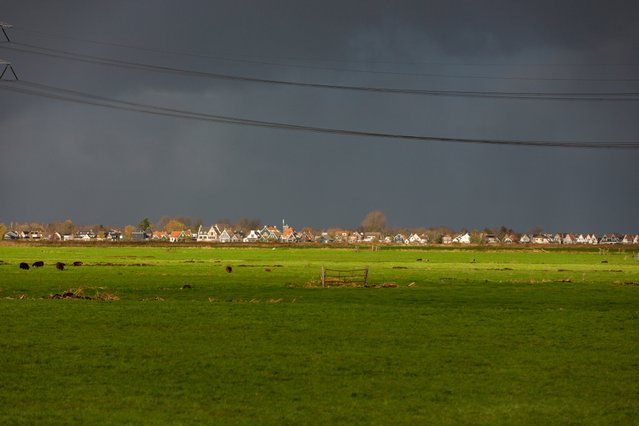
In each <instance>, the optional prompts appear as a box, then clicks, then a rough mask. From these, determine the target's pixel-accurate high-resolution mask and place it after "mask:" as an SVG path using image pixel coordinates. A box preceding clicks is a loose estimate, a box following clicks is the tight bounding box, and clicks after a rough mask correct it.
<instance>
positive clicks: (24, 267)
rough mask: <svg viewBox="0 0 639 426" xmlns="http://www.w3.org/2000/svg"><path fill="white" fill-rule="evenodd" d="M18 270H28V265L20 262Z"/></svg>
mask: <svg viewBox="0 0 639 426" xmlns="http://www.w3.org/2000/svg"><path fill="white" fill-rule="evenodd" d="M20 269H29V264H28V263H26V262H20Z"/></svg>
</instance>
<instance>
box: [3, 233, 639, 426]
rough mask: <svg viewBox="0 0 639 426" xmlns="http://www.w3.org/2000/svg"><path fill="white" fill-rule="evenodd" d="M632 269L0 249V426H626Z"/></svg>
mask: <svg viewBox="0 0 639 426" xmlns="http://www.w3.org/2000/svg"><path fill="white" fill-rule="evenodd" d="M635 251H636V250H635ZM633 254H634V253H633V252H632V250H628V249H626V250H625V251H621V250H618V249H611V250H610V251H609V253H607V254H605V255H601V254H599V252H598V251H597V250H596V249H595V250H581V251H577V250H575V251H572V252H567V251H547V250H531V249H526V250H492V251H491V250H437V249H432V250H428V249H419V250H380V251H375V252H373V251H370V250H367V249H365V248H362V249H361V250H354V249H337V248H331V249H328V248H287V247H281V246H276V248H275V249H272V248H270V247H268V248H225V247H219V248H217V247H215V248H212V247H202V246H199V247H187V246H171V247H156V246H140V247H121V246H117V245H113V246H99V247H92V246H87V247H83V246H69V247H64V246H62V247H61V246H49V245H41V246H27V245H20V244H4V245H0V260H1V261H2V262H0V313H1V314H0V424H34V423H46V424H48V423H63V424H153V425H156V424H196V423H200V424H201V423H205V424H251V425H253V424H278V425H279V424H384V425H388V424H450V425H459V424H485V425H494V424H544V425H545V424H623V425H629V424H639V262H638V261H637V260H635V259H634V258H633ZM417 259H422V260H421V261H417ZM38 260H43V261H44V262H45V266H44V267H43V268H37V269H33V268H32V269H31V270H28V271H25V270H20V269H19V268H18V264H19V263H20V262H28V263H30V264H31V263H32V262H35V261H38ZM58 261H61V262H65V263H67V264H68V265H69V264H71V263H73V262H74V261H82V262H83V263H84V264H83V266H79V267H73V266H67V267H66V269H65V270H64V271H58V270H56V268H55V262H58ZM227 265H230V266H232V267H233V271H232V272H231V273H227V272H226V270H225V267H226V266H227ZM322 265H325V266H327V267H333V268H360V267H363V266H368V267H369V270H370V272H369V279H370V282H371V284H372V285H375V284H383V283H395V284H397V287H387V288H376V287H374V286H371V287H365V288H353V287H332V288H324V289H322V288H318V287H317V285H316V284H317V280H318V277H319V272H320V267H321V266H322ZM265 268H268V269H269V270H270V271H266V270H265ZM413 283H414V284H413ZM185 284H189V285H190V286H191V288H183V286H184V285H185ZM68 289H75V291H76V293H78V294H82V295H84V296H88V297H93V296H96V294H97V295H103V296H104V295H106V296H108V297H111V298H114V299H115V298H117V299H118V300H112V301H100V300H80V299H63V300H58V299H50V298H49V295H52V294H62V293H64V292H65V291H66V290H68ZM77 289H81V292H79V291H78V290H77Z"/></svg>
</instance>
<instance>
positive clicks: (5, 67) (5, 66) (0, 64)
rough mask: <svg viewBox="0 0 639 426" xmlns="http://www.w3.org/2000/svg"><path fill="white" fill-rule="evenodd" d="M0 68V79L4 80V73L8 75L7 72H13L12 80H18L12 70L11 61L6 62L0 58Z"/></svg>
mask: <svg viewBox="0 0 639 426" xmlns="http://www.w3.org/2000/svg"><path fill="white" fill-rule="evenodd" d="M0 69H1V70H2V73H0V80H5V78H4V76H5V75H7V76H8V75H9V73H8V72H7V71H9V72H11V74H13V79H14V80H19V78H18V76H17V75H16V72H15V71H14V69H13V67H12V66H11V62H7V61H5V60H2V59H0Z"/></svg>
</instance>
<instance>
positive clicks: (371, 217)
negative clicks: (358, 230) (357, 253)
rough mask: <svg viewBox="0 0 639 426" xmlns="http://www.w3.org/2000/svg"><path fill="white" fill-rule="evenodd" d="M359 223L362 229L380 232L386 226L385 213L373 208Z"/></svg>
mask: <svg viewBox="0 0 639 426" xmlns="http://www.w3.org/2000/svg"><path fill="white" fill-rule="evenodd" d="M361 225H362V229H363V230H364V231H368V232H381V231H383V230H384V229H385V228H386V215H385V214H384V213H382V212H381V211H379V210H373V211H371V212H369V213H368V214H367V215H366V217H364V220H362V223H361Z"/></svg>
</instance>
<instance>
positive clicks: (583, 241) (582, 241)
mask: <svg viewBox="0 0 639 426" xmlns="http://www.w3.org/2000/svg"><path fill="white" fill-rule="evenodd" d="M575 242H576V243H577V244H587V243H588V241H587V240H586V237H584V234H579V235H577V238H576V239H575Z"/></svg>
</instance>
